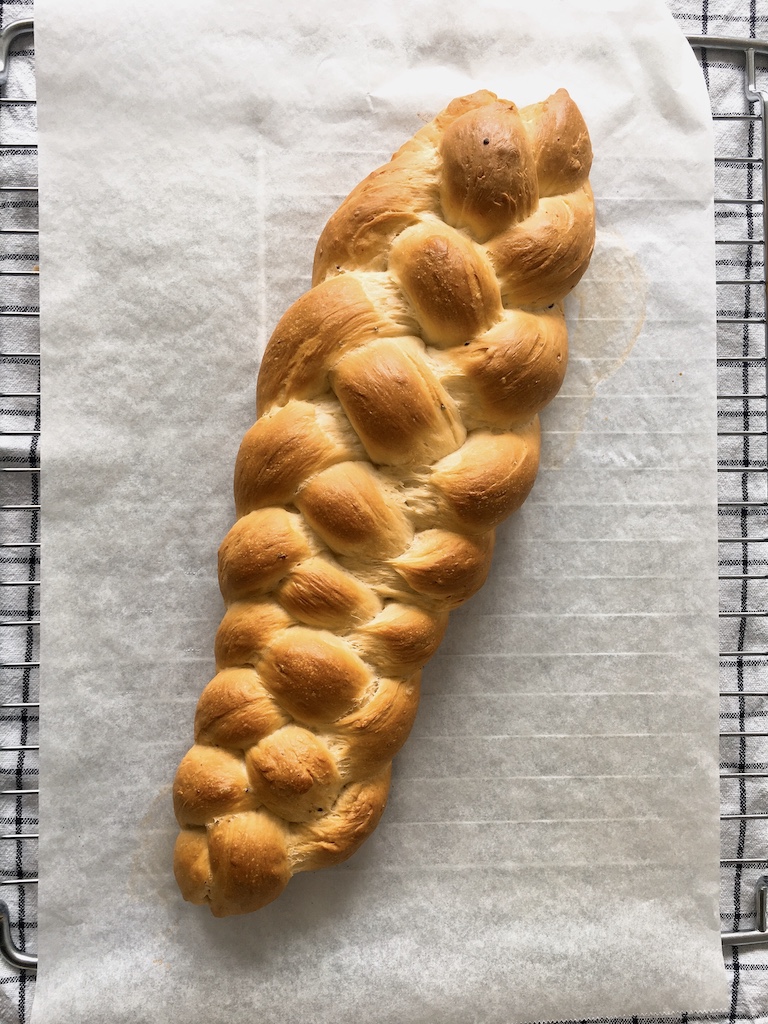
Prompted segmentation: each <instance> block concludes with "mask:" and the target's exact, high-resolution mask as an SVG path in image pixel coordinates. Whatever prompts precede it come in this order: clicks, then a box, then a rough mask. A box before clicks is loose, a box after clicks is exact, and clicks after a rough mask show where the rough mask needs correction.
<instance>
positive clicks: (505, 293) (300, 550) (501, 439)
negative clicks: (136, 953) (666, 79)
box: [174, 89, 594, 917]
mask: <svg viewBox="0 0 768 1024" xmlns="http://www.w3.org/2000/svg"><path fill="white" fill-rule="evenodd" d="M591 159H592V151H591V146H590V141H589V134H588V131H587V128H586V126H585V124H584V120H583V118H582V116H581V114H580V112H579V110H578V108H577V107H576V105H575V104H574V102H573V101H572V100H571V98H570V97H569V95H568V94H567V93H566V92H565V91H564V90H562V89H561V90H559V91H558V92H556V93H555V94H554V95H553V96H551V97H550V98H549V99H548V100H545V101H544V102H542V103H537V104H533V105H531V106H528V107H524V108H520V109H519V108H517V107H516V106H515V105H514V104H513V103H511V102H508V101H506V100H499V99H497V97H496V96H495V95H493V94H492V93H489V92H478V93H475V94H473V95H471V96H465V97H462V98H460V99H456V100H454V101H453V102H452V103H451V104H450V105H449V106H448V107H447V108H446V110H444V111H443V112H442V113H441V114H439V115H438V116H437V117H436V118H435V119H434V121H432V122H431V123H430V124H428V125H427V126H426V127H424V128H422V129H421V130H420V131H419V132H417V134H416V135H415V136H414V137H413V138H412V139H411V140H410V141H408V142H407V143H406V144H405V145H404V146H402V147H401V149H400V150H398V152H397V153H396V154H395V155H394V156H393V158H392V160H391V161H390V162H389V163H387V164H385V165H384V166H383V167H381V168H379V169H378V170H376V171H374V172H373V173H372V174H371V175H369V176H368V177H367V178H366V179H365V180H364V181H363V182H362V183H361V184H360V185H358V186H357V188H356V189H354V191H353V192H352V193H351V194H350V195H349V196H348V198H347V199H346V200H345V201H344V202H343V203H342V205H341V207H340V208H339V209H338V210H337V211H336V213H334V214H333V216H332V217H331V219H330V221H329V222H328V224H327V225H326V227H325V229H324V231H323V233H322V235H321V237H320V240H319V242H318V245H317V250H316V253H315V264H314V274H313V286H312V288H311V289H310V291H308V292H307V293H306V294H304V295H303V296H301V297H300V298H299V299H298V300H297V301H296V302H295V303H294V304H293V305H292V306H291V307H290V309H289V310H288V311H287V313H286V314H285V315H284V316H283V317H282V319H281V320H280V322H279V323H278V325H277V327H276V329H275V332H274V334H273V335H272V337H271V339H270V341H269V344H268V346H267V349H266V352H265V354H264V359H263V362H262V366H261V371H260V374H259V381H258V392H257V393H258V410H257V411H258V419H257V421H256V423H255V424H254V426H253V427H252V428H251V429H250V430H249V431H248V433H247V434H246V435H245V438H244V439H243V442H242V445H241V448H240V452H239V454H238V457H237V463H236V467H235V503H236V510H237V516H238V518H237V521H236V523H235V525H234V526H233V527H232V529H231V530H230V532H229V533H228V534H227V536H226V537H225V539H224V541H223V542H222V544H221V548H220V550H219V581H220V585H221V591H222V595H223V597H224V601H225V604H226V608H227V611H226V614H225V616H224V619H223V621H222V623H221V626H220V628H219V631H218V634H217V637H216V668H217V674H216V675H215V676H214V678H213V679H212V680H211V682H210V683H208V685H207V686H206V688H205V689H204V691H203V693H202V696H201V697H200V701H199V703H198V706H197V712H196V715H195V744H194V746H193V747H192V748H191V750H190V751H189V752H188V753H187V755H186V756H185V757H184V759H183V761H182V763H181V765H180V767H179V769H178V772H177V775H176V780H175V784H174V806H175V811H176V817H177V819H178V822H179V825H180V827H181V832H180V834H179V837H178V840H177V843H176V850H175V858H174V870H175V874H176V879H177V881H178V884H179V887H180V889H181V892H182V894H183V896H184V898H185V899H187V900H190V901H191V902H193V903H200V904H208V905H209V906H210V909H211V911H212V912H213V913H214V914H215V915H216V916H219V917H223V916H226V915H229V914H242V913H247V912H249V911H253V910H257V909H258V908H259V907H262V906H264V905H265V904H267V903H269V902H271V901H272V900H273V899H275V898H276V897H277V896H278V895H279V894H280V893H281V892H282V890H283V888H284V887H285V886H286V884H287V883H288V881H289V880H290V878H291V876H292V875H293V874H295V873H296V872H298V871H310V870H314V869H317V868H322V867H328V866H330V865H333V864H338V863H340V862H341V861H343V860H345V859H346V858H347V857H349V856H351V854H353V853H354V852H355V850H356V849H357V848H358V847H359V846H360V844H361V843H362V842H363V841H364V840H365V839H366V838H367V837H368V836H369V835H370V834H371V832H372V831H373V830H374V829H375V827H376V825H377V823H378V821H379V818H380V817H381V814H382V811H383V810H384V806H385V804H386V799H387V793H388V790H389V782H390V773H391V765H392V758H393V757H394V755H395V754H396V753H397V751H398V750H399V749H400V747H401V746H402V744H403V743H404V742H405V740H406V738H407V736H408V733H409V731H410V729H411V725H412V723H413V720H414V717H415V714H416V709H417V706H418V700H419V680H420V672H421V668H422V667H423V665H424V664H425V663H426V662H427V661H428V660H429V658H430V657H431V656H432V654H433V653H434V652H435V650H436V649H437V647H438V645H439V644H440V641H441V639H442V636H443V633H444V632H445V629H446V625H447V622H448V615H449V612H450V611H451V609H452V608H456V607H458V606H459V605H460V604H462V603H463V602H464V601H466V600H467V599H468V598H469V597H471V596H472V594H474V593H475V592H476V591H477V590H478V589H479V588H480V587H481V586H482V585H483V583H484V581H485V578H486V576H487V573H488V569H489V566H490V561H491V556H492V551H493V540H494V528H495V527H496V526H497V525H498V524H499V523H500V522H502V521H503V520H504V519H506V517H507V516H509V515H510V514H511V513H512V512H514V511H515V510H516V509H518V508H519V507H520V506H521V504H522V503H523V501H524V500H525V498H526V497H527V495H528V493H529V491H530V489H531V487H532V486H533V483H534V480H535V477H536V472H537V469H538V463H539V444H540V431H539V420H538V413H539V411H540V410H541V409H542V408H543V407H544V406H545V405H546V404H547V403H548V402H549V401H550V400H551V399H552V398H553V397H554V396H555V394H556V393H557V391H558V389H559V387H560V384H561V383H562V380H563V376H564V374H565V369H566V362H567V332H566V325H565V318H564V314H563V308H562V300H563V299H564V298H565V296H566V295H567V294H568V292H569V291H570V290H571V289H572V288H573V286H574V285H575V284H576V283H577V282H578V281H579V279H580V278H581V276H582V274H583V273H584V271H585V269H586V267H587V264H588V263H589V259H590V256H591V253H592V247H593V244H594V207H593V200H592V192H591V190H590V187H589V181H588V176H589V170H590V165H591Z"/></svg>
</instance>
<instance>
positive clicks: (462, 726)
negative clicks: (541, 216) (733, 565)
mask: <svg viewBox="0 0 768 1024" xmlns="http://www.w3.org/2000/svg"><path fill="white" fill-rule="evenodd" d="M158 14H159V17H158ZM36 15H37V39H36V44H37V53H38V61H39V96H40V105H39V116H40V130H41V136H40V141H41V147H40V175H41V232H42V233H41V259H42V274H41V282H42V291H43V294H42V312H43V320H42V325H43V348H44V363H43V367H44V368H43V372H44V378H43V397H44V409H43V411H44V444H43V451H44V478H43V479H44V483H45V486H44V509H43V522H44V526H45V529H44V546H43V554H42V564H43V567H44V580H45V588H44V593H43V602H44V606H43V623H44V631H43V652H42V663H43V696H42V705H43V718H42V743H43V752H42V775H43V791H42V797H41V819H42V835H43V840H42V843H41V849H40V864H41V887H40V935H39V947H40V962H41V971H40V981H39V988H38V993H37V1000H36V1005H35V1011H34V1021H35V1024H54V1022H56V1024H58V1022H62V1024H64V1022H66V1024H71V1022H72V1021H74V1020H77V1021H79V1022H95V1021H105V1022H106V1021H108V1022H110V1024H116V1022H122V1021H126V1022H127V1021H131V1022H133V1024H136V1022H143V1021H153V1022H154V1021H158V1020H162V1021H164V1022H173V1021H184V1022H185V1024H197V1022H219V1021H222V1022H223V1021H230V1020H231V1019H234V1018H236V1019H239V1020H246V1019H253V1020H258V1021H261V1022H264V1024H277V1022H283V1021H284V1022H295V1021H297V1020H306V1021H312V1022H318V1024H321V1022H331V1021H332V1022H334V1024H347V1022H348V1024H352V1022H355V1024H357V1022H359V1021H366V1022H370V1024H384V1022H398V1024H402V1022H405V1021H407V1022H409V1024H410V1022H419V1024H421V1022H440V1024H450V1022H456V1024H459V1022H461V1024H467V1022H470V1021H478V1022H480V1021H482V1022H483V1024H497V1022H498V1024H502V1022H503V1024H511V1022H515V1021H529V1020H541V1019H549V1020H552V1019H563V1018H566V1019H569V1018H576V1017H579V1018H584V1017H590V1016H612V1015H613V1016H619V1015H630V1014H652V1013H662V1012H665V1011H669V1012H678V1011H689V1012H693V1011H707V1010H715V1009H718V1008H722V1007H723V1006H724V1005H725V1002H726V989H725V975H724V970H723V963H722V957H721V952H720V944H719V939H718V930H719V924H718V918H717V913H716V903H717V889H718V863H717V862H718V828H717V814H718V789H717V739H716V731H717V704H716V690H717V685H716V667H717V659H716V651H717V640H716V619H715V614H716V572H715V565H716V561H715V538H716V522H715V500H716V497H715V491H716V487H715V470H714V465H715V433H714V393H715V364H714V346H715V340H714V339H715V335H714V319H713V318H714V273H713V242H712V237H713V232H712V205H711V204H712V180H711V179H712V164H711V161H712V151H711V139H710V120H709V116H708V105H707V98H706V93H705V89H704V85H703V83H702V81H701V79H700V73H699V70H698V67H697V65H696V63H695V60H694V58H693V56H692V55H691V53H690V52H689V50H688V47H687V44H686V43H685V41H684V39H683V37H682V36H681V35H680V34H679V32H678V30H677V29H676V28H675V27H674V25H673V23H672V19H671V17H669V15H668V14H667V13H666V11H665V10H664V9H663V7H662V4H661V3H660V2H653V3H651V2H649V0H604V2H602V3H596V2H594V0H569V2H568V3H567V4H566V3H565V2H562V3H556V2H552V0H537V2H536V3H535V4H530V5H527V6H523V5H522V4H521V3H517V2H507V0H505V2H503V3H501V2H499V3H492V2H488V0H483V2H481V3H472V4H462V3H460V2H459V0H440V2H439V3H437V2H431V0H425V2H421V3H414V4H408V5H405V4H403V5H397V4H391V3H376V4H374V3H372V2H371V0H365V2H362V3H361V2H359V0H355V2H352V0H334V3H333V4H332V5H326V4H309V3H298V2H297V3H292V4H274V3H266V2H252V0H249V2H245V0H241V2H236V0H230V2H225V3H221V4H218V5H216V7H215V9H212V8H211V7H210V5H208V4H203V3H200V2H197V0H184V2H181V0H168V2H166V3H165V4H164V5H163V6H162V9H161V10H160V11H159V12H158V8H157V6H156V4H155V3H154V0H153V2H149V0H135V2H133V3H131V4H128V5H122V4H115V3H114V2H112V0H87V2H83V3H81V4H79V5H76V6H75V5H72V4H69V3H66V4H65V3H64V2H62V0H38V4H37V8H36ZM559 86H565V87H566V88H568V89H569V91H570V92H571V94H572V95H573V97H574V98H575V99H576V101H577V102H578V104H579V105H580V107H581V109H582V111H583V113H584V115H585V117H586V119H587V122H588V124H589V126H590V130H591V133H592V138H593V141H594V148H595V152H596V160H595V165H594V171H593V176H592V181H593V185H594V189H595V194H596V200H597V208H598V227H599V230H598V241H597V248H596V252H595V257H594V260H593V263H592V265H591V268H590V271H589V274H588V276H587V277H586V278H585V279H584V281H583V282H582V283H581V284H580V285H579V287H578V288H577V289H576V291H575V292H574V294H573V296H572V298H571V299H570V301H569V307H568V309H569V315H570V318H571V321H572V325H571V346H572V358H571V362H570V367H569V371H568V376H567V378H566V381H565V385H564V388H563V392H562V394H561V396H560V397H559V398H558V399H557V400H556V402H555V403H554V404H553V405H552V406H551V407H550V409H549V410H548V411H547V412H546V414H545V416H544V430H545V436H544V454H543V464H542V471H541V475H540V478H539V480H538V482H537V484H536V487H535V489H534V492H533V494H532V496H531V498H530V500H529V501H528V503H527V504H526V505H525V507H524V509H523V510H522V511H521V512H520V513H519V514H518V515H517V516H515V517H514V519H513V521H511V522H510V523H509V524H508V525H506V526H505V527H504V528H503V529H501V530H500V531H499V542H498V550H497V553H496V557H495V564H494V570H493V574H492V578H491V579H490V580H489V582H488V584H487V586H486V588H485V590H484V591H483V592H482V593H481V594H480V595H479V596H478V597H477V598H475V599H474V600H473V601H472V602H471V603H470V604H469V605H468V606H467V607H465V608H464V609H463V610H461V611H460V612H458V613H457V614H455V615H454V617H453V620H452V625H451V627H450V630H449V633H448V635H447V637H446V639H445V642H444V643H443V646H442V648H441V650H440V652H439V653H438V655H437V656H436V657H435V659H434V661H433V662H432V663H431V664H430V666H429V667H428V669H427V671H426V673H425V685H424V690H425V695H424V698H423V704H422V707H421V709H420V712H419V717H418V720H417V723H416V726H415V728H414V731H413V735H412V736H411V739H410V740H409V743H408V744H407V746H406V749H405V750H404V751H403V752H402V754H401V755H400V756H399V757H398V758H397V762H396V769H395V776H394V783H393V790H392V797H391V801H390V804H389V807H388V809H387V812H386V814H385V817H384V820H383V822H382V824H381V826H380V827H379V829H378V831H377V832H376V833H375V835H374V836H373V837H372V838H371V839H370V840H369V841H368V843H367V844H366V846H365V847H364V848H363V850H362V851H361V852H360V853H359V854H358V855H356V856H355V857H354V858H353V859H352V860H351V861H350V862H348V863H347V864H346V865H344V866H341V867H340V868H338V869H335V870H332V871H325V872H321V873H317V874H310V875H302V876H298V877H297V878H295V879H294V881H292V882H291V884H290V885H289V887H288V889H287V890H286V892H285V893H284V894H283V896H281V897H280V899H279V900H278V901H277V902H276V903H274V904H272V905H271V906H270V907H268V908H266V909H265V910H263V911H261V912H259V913H258V914H256V915H251V916H247V917H244V918H238V919H227V920H213V919H212V918H211V917H210V915H209V914H208V912H207V911H206V910H205V909H203V908H194V907H191V906H189V905H185V904H184V903H182V901H181V899H180V898H179V896H178V893H177V891H176V887H175V884H174V881H173V878H172V876H171V855H172V847H173V842H174V837H175V833H176V828H175V825H174V822H173V819H172V814H171V800H170V786H171V780H172V778H173V774H174V771H175V768H176V765H177V763H178V761H179V759H180V758H181V756H182V755H183V753H184V752H185V750H186V749H187V747H188V745H189V744H190V742H191V730H192V718H193V712H194V705H195V702H196V699H197V696H198V694H199V692H200V691H201V689H202V687H203V686H204V684H205V683H206V682H207V680H208V679H209V678H210V676H211V675H212V673H213V659H212V650H213V636H214V632H215V629H216V626H217V624H218V621H219V618H220V615H221V604H220V598H219V596H218V592H217V588H216V581H215V567H216V566H215V553H216V548H217V546H218V543H219V541H220V539H221V538H222V536H223V535H224V534H225V533H226V531H227V529H228V528H229V526H230V524H231V522H232V517H233V506H232V499H231V479H232V469H233V464H234V458H235V453H236V451H237V447H238V444H239V441H240V438H241V436H242V434H243V432H244V431H245V430H246V429H247V427H248V426H249V425H250V423H251V422H252V419H253V412H254V383H255V379H256V373H257V368H258V360H259V356H260V353H261V351H262V350H263V346H264V344H265V342H266V339H267V337H268V335H269V333H270V331H271V329H272V327H273V326H274V324H275V322H276V320H277V319H278V317H279V315H280V314H281V313H282V312H283V311H284V310H285V308H286V307H287V306H288V305H289V304H290V302H291V301H292V300H293V299H294V298H296V297H297V296H298V295H299V294H300V293H301V292H302V291H303V290H304V289H305V288H306V287H307V286H308V284H309V273H310V267H311V258H312V253H313V248H314V244H315V240H316V238H317V235H318V233H319V231H320V229H321V227H322V225H323V223H324V222H325V220H326V219H327V217H328V216H329V215H330V213H331V212H332V211H333V209H334V208H335V207H336V206H337V204H338V202H339V201H340V200H341V198H342V197H343V195H345V194H346V193H347V192H348V190H349V189H350V188H351V187H352V186H354V185H355V184H356V183H357V181H358V180H359V179H360V178H361V177H362V176H363V175H364V174H366V173H368V171H370V170H372V169H373V168H374V167H375V166H377V165H378V164H380V163H381V162H383V161H384V160H385V159H387V158H388V157H389V155H390V153H391V152H392V151H393V150H394V149H395V148H396V147H397V146H398V145H399V144H400V143H401V142H402V141H404V140H405V139H406V138H407V137H409V136H410V135H411V134H412V133H413V132H414V131H415V130H416V129H417V128H418V127H419V126H420V125H421V124H422V123H424V122H425V121H426V120H428V119H429V118H431V117H432V116H433V115H434V114H435V113H436V112H437V111H438V110H439V109H440V108H442V107H443V106H444V105H445V104H446V103H447V102H448V101H449V100H450V99H451V98H452V97H453V96H455V95H459V94H462V93H466V92H470V91H473V90H474V89H476V88H479V87H485V88H490V89H493V90H494V91H496V92H498V93H499V94H500V95H502V96H505V97H506V98H509V99H513V100H515V101H516V102H517V103H519V104H521V105H522V104H526V103H529V102H532V101H535V100H538V99H542V98H544V97H545V96H547V95H548V94H550V93H551V92H553V91H554V90H555V89H556V88H557V87H559Z"/></svg>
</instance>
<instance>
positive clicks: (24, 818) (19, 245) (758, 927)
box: [0, 21, 768, 1020]
mask: <svg viewBox="0 0 768 1024" xmlns="http://www.w3.org/2000/svg"><path fill="white" fill-rule="evenodd" d="M31 32H32V22H31V21H25V22H15V23H13V24H12V25H9V26H8V27H7V28H6V29H5V30H4V31H3V32H2V34H0V211H1V213H0V289H1V290H2V294H1V295H0V335H1V336H0V443H1V444H2V459H1V460H0V462H1V464H0V480H1V483H0V488H1V492H0V513H2V518H1V519H0V522H1V523H2V536H1V537H0V566H1V567H2V568H1V569H0V887H2V889H1V890H0V897H2V896H5V900H6V901H7V903H6V902H2V901H0V953H1V954H2V956H3V957H4V958H5V960H6V961H7V963H8V964H9V965H10V966H11V967H13V968H15V969H16V972H17V973H16V974H14V975H12V976H10V977H0V985H2V986H8V985H12V984H18V1000H17V1002H18V1009H19V1019H21V1020H25V1019H26V1016H27V1014H26V1011H25V1003H26V1004H27V1005H28V998H26V992H27V988H28V986H29V985H30V984H31V982H32V978H33V972H34V970H35V969H36V965H37V958H36V957H35V956H34V955H33V954H31V953H29V952H28V951H27V946H28V940H29V936H30V932H33V931H34V929H35V927H36V919H37V914H36V909H37V904H36V882H37V878H36V874H37V843H36V839H37V835H36V829H37V825H38V815H37V794H38V789H37V779H38V770H39V764H38V747H37V723H38V673H39V587H40V558H39V550H40V519H39V512H40V466H39V436H40V333H39V290H38V238H37V151H36V136H37V118H36V102H35V92H34V49H33V45H32V42H33V40H32V35H31ZM689 41H690V43H691V45H692V46H693V47H694V49H695V50H696V52H697V54H698V55H699V59H700V63H701V65H702V70H703V72H704V75H705V78H706V79H707V85H708V86H710V95H711V96H712V100H713V121H714V130H715V145H716V154H717V155H716V158H715V196H716V199H715V206H716V211H715V231H716V249H717V254H716V259H717V281H718V321H717V323H718V360H717V362H718V476H719V503H718V514H719V524H720V525H719V541H720V545H719V546H720V581H721V582H720V599H721V613H720V616H721V617H720V625H721V655H720V657H721V687H722V688H721V693H720V697H721V724H722V732H721V747H722V760H721V778H722V799H721V804H722V810H723V813H722V822H723V837H722V857H723V859H722V880H723V889H722V911H723V912H722V918H723V927H724V928H725V929H726V930H725V931H724V932H723V945H724V946H725V947H726V953H728V952H729V950H730V955H731V957H732V958H733V960H734V961H735V962H736V964H737V965H738V949H739V948H740V947H741V946H744V945H750V944H757V943H768V875H767V874H764V872H766V870H768V786H767V785H766V779H768V730H766V727H765V725H764V722H765V720H766V718H768V674H767V671H766V670H767V669H768V629H766V626H768V418H767V412H768V359H767V358H766V357H767V355H768V320H767V319H766V270H765V240H766V239H768V209H767V208H766V203H765V199H766V198H768V135H767V134H766V107H767V106H768V96H767V95H766V94H765V93H763V92H761V90H760V78H761V73H762V72H761V68H764V67H765V61H764V58H765V57H766V56H768V42H760V41H758V40H740V39H730V38H721V37H712V36H708V37H689ZM9 50H11V53H10V55H9ZM715 66H717V68H718V81H719V83H720V84H719V86H718V95H717V96H714V95H713V93H712V88H711V83H710V79H709V73H708V72H709V71H710V69H712V68H713V67H715ZM723 69H726V70H727V71H728V73H729V75H730V76H731V79H732V80H731V82H730V84H726V85H723V84H722V83H723V75H722V70H723ZM734 1000H735V996H734ZM1 1011H2V1008H1V1007H0V1014H1Z"/></svg>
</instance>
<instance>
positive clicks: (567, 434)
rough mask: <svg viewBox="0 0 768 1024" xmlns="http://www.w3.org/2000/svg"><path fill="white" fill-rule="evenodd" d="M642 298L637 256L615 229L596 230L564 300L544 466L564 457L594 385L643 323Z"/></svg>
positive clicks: (558, 465)
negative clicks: (564, 362) (563, 341)
mask: <svg viewBox="0 0 768 1024" xmlns="http://www.w3.org/2000/svg"><path fill="white" fill-rule="evenodd" d="M647 299H648V281H647V278H646V276H645V272H644V271H643V269H642V267H641V265H640V261H639V260H638V258H637V256H636V255H635V254H634V253H633V252H632V250H631V249H629V247H628V246H627V245H626V243H625V242H624V241H623V240H622V239H621V237H620V236H619V235H618V234H616V233H615V232H611V231H604V230H598V232H597V238H596V241H595V251H594V253H593V254H592V260H591V262H590V265H589V270H588V271H587V273H586V274H585V276H584V277H583V278H582V280H581V281H580V282H579V284H578V285H577V286H576V288H574V290H573V291H572V292H571V294H570V296H569V298H568V300H567V302H566V317H567V320H568V349H569V357H568V371H567V373H566V376H565V382H564V384H563V388H562V394H563V397H562V398H561V399H556V400H555V402H554V403H553V404H552V406H551V407H550V409H548V410H546V411H545V412H544V413H543V416H542V419H543V426H544V428H545V429H547V428H549V429H550V430H553V431H554V430H557V432H558V439H557V444H550V445H547V446H545V448H544V451H543V452H542V455H543V457H544V458H543V460H542V465H543V466H546V468H547V469H562V467H563V466H564V465H565V464H566V463H567V461H568V459H569V457H570V455H571V453H572V451H573V449H574V448H575V446H576V442H577V441H578V438H579V435H580V434H581V431H582V429H583V427H584V421H585V420H586V418H587V415H588V413H589V409H590V406H591V405H592V402H593V400H594V397H595V394H596V392H597V389H598V387H599V386H600V384H602V383H603V382H604V381H606V380H608V379H609V378H610V377H612V376H613V375H614V374H615V373H616V371H617V370H618V369H619V368H620V367H621V366H622V365H623V364H624V363H625V362H626V361H627V359H628V358H629V355H630V353H631V352H632V349H633V347H634V345H635V342H636V341H637V339H638V338H639V336H640V332H641V331H642V329H643V324H644V323H645V317H646V307H647ZM565 396H568V397H565Z"/></svg>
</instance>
